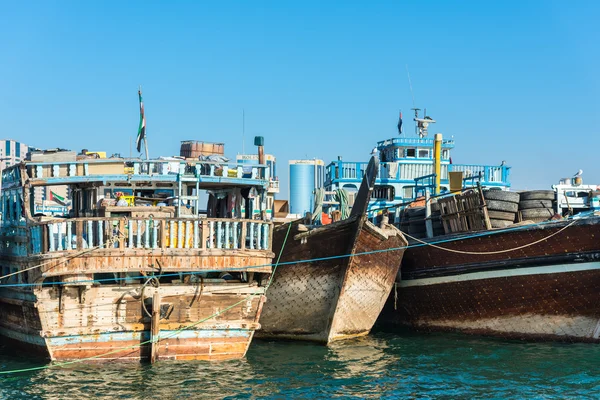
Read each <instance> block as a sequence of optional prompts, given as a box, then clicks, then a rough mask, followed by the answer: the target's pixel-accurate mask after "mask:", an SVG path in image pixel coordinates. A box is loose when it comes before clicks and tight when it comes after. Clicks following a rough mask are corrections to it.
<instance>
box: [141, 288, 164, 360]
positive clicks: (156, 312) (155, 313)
mask: <svg viewBox="0 0 600 400" xmlns="http://www.w3.org/2000/svg"><path fill="white" fill-rule="evenodd" d="M142 301H143V300H142ZM159 333H160V293H158V290H157V291H156V292H154V296H152V321H151V323H150V340H151V342H150V363H152V364H153V363H154V362H156V360H157V359H158V346H159V342H158V340H159Z"/></svg>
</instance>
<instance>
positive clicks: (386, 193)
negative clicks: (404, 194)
mask: <svg viewBox="0 0 600 400" xmlns="http://www.w3.org/2000/svg"><path fill="white" fill-rule="evenodd" d="M395 192H396V191H395V189H394V187H393V186H390V185H375V187H374V188H373V192H371V199H373V200H386V201H393V200H394V197H395V194H396V193H395Z"/></svg>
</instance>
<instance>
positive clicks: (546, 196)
mask: <svg viewBox="0 0 600 400" xmlns="http://www.w3.org/2000/svg"><path fill="white" fill-rule="evenodd" d="M555 197H556V195H555V194H554V190H529V191H527V192H521V200H554V199H555Z"/></svg>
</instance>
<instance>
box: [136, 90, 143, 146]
mask: <svg viewBox="0 0 600 400" xmlns="http://www.w3.org/2000/svg"><path fill="white" fill-rule="evenodd" d="M138 96H139V97H140V126H139V128H138V134H137V139H136V140H135V143H136V145H137V151H138V153H139V152H140V151H142V150H141V149H142V139H143V140H146V116H145V115H144V100H142V89H140V90H138Z"/></svg>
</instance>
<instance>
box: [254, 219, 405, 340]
mask: <svg viewBox="0 0 600 400" xmlns="http://www.w3.org/2000/svg"><path fill="white" fill-rule="evenodd" d="M298 224H299V222H295V223H294V225H293V226H292V228H291V231H290V234H289V237H288V241H287V243H286V245H285V248H284V251H283V253H282V256H281V262H282V263H285V264H284V265H280V266H279V267H277V269H276V271H275V275H274V279H273V283H272V285H271V286H270V287H269V289H268V293H267V295H268V301H267V303H266V304H265V307H264V310H263V313H262V317H261V325H262V329H261V330H260V331H258V332H257V333H256V334H257V337H267V338H281V339H294V340H307V341H315V342H320V343H325V344H327V343H329V342H331V341H335V340H341V339H348V338H352V337H357V336H363V335H366V334H368V333H369V331H370V330H371V328H372V327H373V324H374V322H375V320H376V318H377V316H378V315H379V313H380V312H381V309H382V308H383V305H384V303H385V301H386V299H387V296H388V294H389V292H390V290H391V288H392V285H393V283H394V280H395V277H396V275H397V272H398V269H399V266H400V260H401V258H402V254H403V252H404V249H398V250H393V251H389V252H380V253H374V254H366V255H359V256H352V257H339V258H338V257H336V256H340V255H346V254H351V255H353V254H356V253H363V252H370V251H377V250H385V249H389V248H402V247H403V246H405V245H406V240H405V239H404V237H403V236H402V234H401V233H400V231H398V230H396V229H395V228H391V229H390V230H386V231H381V230H379V229H378V228H376V227H374V226H373V225H372V224H370V223H369V222H365V221H364V220H361V217H357V218H351V219H348V220H345V221H341V222H337V223H334V224H331V225H327V226H325V227H322V228H317V229H315V230H314V231H309V232H306V233H300V231H298ZM287 230H288V226H287V225H284V226H281V227H277V228H275V230H274V234H273V246H274V247H273V249H274V253H275V254H278V253H279V250H280V249H281V247H282V245H283V241H284V238H285V235H286V233H287ZM331 257H333V258H331ZM320 258H330V259H326V260H320V261H316V262H298V263H294V264H287V263H290V262H294V261H301V260H310V259H320Z"/></svg>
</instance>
